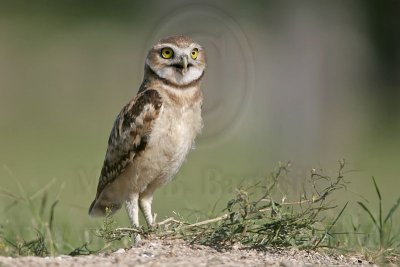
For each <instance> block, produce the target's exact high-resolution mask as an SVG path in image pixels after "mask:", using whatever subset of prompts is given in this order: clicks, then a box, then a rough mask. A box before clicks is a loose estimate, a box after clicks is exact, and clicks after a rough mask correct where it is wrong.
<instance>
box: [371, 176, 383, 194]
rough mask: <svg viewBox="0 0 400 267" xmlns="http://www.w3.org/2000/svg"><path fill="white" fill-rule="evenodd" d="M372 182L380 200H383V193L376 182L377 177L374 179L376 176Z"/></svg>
mask: <svg viewBox="0 0 400 267" xmlns="http://www.w3.org/2000/svg"><path fill="white" fill-rule="evenodd" d="M372 181H373V182H374V186H375V190H376V193H377V194H378V198H379V200H382V197H381V192H380V191H379V187H378V185H377V184H376V181H375V177H374V176H372Z"/></svg>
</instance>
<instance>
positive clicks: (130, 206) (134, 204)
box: [125, 193, 140, 246]
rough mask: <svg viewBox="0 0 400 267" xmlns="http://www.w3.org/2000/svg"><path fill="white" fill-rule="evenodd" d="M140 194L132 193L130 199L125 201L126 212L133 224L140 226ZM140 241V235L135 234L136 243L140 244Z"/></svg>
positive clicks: (134, 240)
mask: <svg viewBox="0 0 400 267" xmlns="http://www.w3.org/2000/svg"><path fill="white" fill-rule="evenodd" d="M138 200H139V194H138V193H132V194H130V195H129V197H128V199H127V200H126V201H125V208H126V212H127V213H128V217H129V219H130V221H131V224H132V226H134V227H139V205H138ZM139 242H140V235H138V234H134V236H133V243H134V245H135V246H136V245H138V244H139Z"/></svg>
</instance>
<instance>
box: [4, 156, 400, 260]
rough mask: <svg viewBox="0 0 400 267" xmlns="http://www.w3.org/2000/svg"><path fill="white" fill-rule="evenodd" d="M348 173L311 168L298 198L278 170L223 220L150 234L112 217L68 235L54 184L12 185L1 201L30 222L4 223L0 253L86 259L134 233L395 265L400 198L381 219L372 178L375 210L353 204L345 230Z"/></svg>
mask: <svg viewBox="0 0 400 267" xmlns="http://www.w3.org/2000/svg"><path fill="white" fill-rule="evenodd" d="M348 173H349V172H346V171H345V162H344V161H340V162H339V168H338V171H337V172H336V173H335V174H334V175H328V174H326V173H324V172H322V171H317V170H316V169H312V170H311V171H310V173H309V176H308V177H307V178H306V179H303V181H302V186H301V188H302V190H301V191H299V190H296V189H294V188H291V187H290V186H287V183H288V181H289V180H291V179H293V178H291V177H290V176H291V175H292V174H291V173H290V164H289V163H288V164H280V165H279V166H278V167H277V168H276V169H275V170H274V171H273V172H272V173H271V174H270V175H267V176H265V177H262V178H261V179H259V180H245V181H243V182H242V183H241V184H240V185H238V187H237V189H236V190H235V191H234V192H233V195H232V197H231V198H230V199H229V200H228V201H227V202H226V204H225V207H224V209H223V210H222V211H221V212H220V213H218V212H215V209H216V208H215V207H216V206H214V208H213V211H212V212H210V213H209V214H212V215H209V217H208V218H203V220H200V218H198V219H197V220H195V221H189V220H188V219H187V218H182V217H181V216H179V215H177V214H175V215H174V216H173V217H170V218H167V219H165V220H163V221H161V222H159V223H158V224H157V225H156V226H155V227H153V228H150V229H148V228H144V227H141V228H137V229H133V228H121V227H119V226H118V223H117V221H118V218H114V217H112V216H110V215H109V216H106V217H105V219H104V220H103V221H102V223H100V224H98V225H97V227H94V228H86V227H83V229H78V230H75V231H71V229H73V227H74V225H73V222H71V221H69V222H64V223H65V225H64V226H63V225H58V224H57V223H56V221H57V218H56V217H55V216H56V210H57V207H58V205H59V195H60V192H61V190H60V192H58V193H56V194H55V195H54V196H53V198H52V200H51V201H50V197H49V193H48V191H49V188H50V187H51V183H52V182H50V183H48V184H47V185H46V186H44V187H42V189H41V190H39V191H37V192H34V193H32V194H28V193H27V192H26V191H25V190H24V187H23V186H22V185H21V184H20V183H18V182H17V184H18V188H19V191H20V194H19V195H16V194H12V193H10V192H8V191H6V190H2V191H1V194H3V195H6V196H8V197H9V198H10V199H12V200H13V202H12V203H14V204H13V206H15V205H17V206H18V205H19V206H22V207H25V208H27V209H28V210H29V211H30V216H28V218H25V222H29V223H26V224H22V225H23V226H22V227H21V226H19V227H15V225H14V227H13V225H11V224H5V225H3V226H2V227H1V228H0V254H1V255H7V256H9V255H11V256H26V255H35V256H47V255H58V254H69V255H72V256H77V255H87V254H93V253H98V252H99V251H105V250H112V249H116V248H119V247H129V246H130V245H131V244H132V236H133V234H136V233H139V234H141V235H142V236H144V238H154V237H158V238H181V239H184V240H186V241H188V242H190V243H197V244H203V245H208V246H212V247H216V248H221V247H223V248H231V247H233V246H235V245H239V246H241V247H243V248H253V249H266V248H269V247H279V248H285V247H286V248H293V247H296V248H299V249H329V251H330V252H332V251H339V252H343V251H346V252H347V253H351V254H354V253H356V254H360V253H362V254H364V255H365V257H366V258H367V259H369V260H371V261H375V262H396V263H397V262H398V261H397V258H398V253H399V246H400V239H399V237H398V235H397V234H398V229H395V228H396V227H395V225H396V223H395V221H394V215H395V213H396V211H397V209H398V207H399V205H400V197H399V198H398V199H397V201H396V202H395V203H394V204H393V205H392V206H391V208H390V209H389V211H388V212H387V214H383V210H384V207H383V198H382V194H381V192H380V190H379V186H378V184H377V182H376V180H375V178H373V179H372V181H373V183H372V185H371V186H373V187H374V189H375V191H376V194H377V197H378V199H377V200H378V209H377V211H376V212H375V210H374V209H373V208H372V207H371V204H369V203H367V202H366V201H363V202H361V201H358V202H357V204H358V205H359V206H360V207H361V208H362V210H363V211H364V213H365V214H364V215H365V216H363V217H362V218H360V219H362V220H361V221H362V223H358V224H355V223H354V222H353V221H351V220H350V221H351V223H349V218H352V217H351V215H350V214H349V213H348V212H347V209H348V201H344V202H343V201H338V200H339V199H340V198H341V196H342V193H343V191H346V190H347V185H348V183H349V181H350V180H349V178H348V177H346V178H345V176H346V175H348ZM299 179H300V178H299ZM249 181H250V182H249ZM13 206H12V207H13ZM350 213H351V212H350ZM374 213H376V215H375V214H374ZM365 218H367V219H368V220H364V219H365ZM10 220H11V218H10V219H9V221H10ZM17 225H19V224H17Z"/></svg>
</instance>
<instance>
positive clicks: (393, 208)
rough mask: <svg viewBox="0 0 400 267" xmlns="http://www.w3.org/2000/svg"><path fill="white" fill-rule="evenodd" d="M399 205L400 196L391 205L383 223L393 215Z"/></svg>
mask: <svg viewBox="0 0 400 267" xmlns="http://www.w3.org/2000/svg"><path fill="white" fill-rule="evenodd" d="M399 205H400V197H399V198H398V199H397V201H396V203H395V204H394V205H393V206H392V208H391V209H390V211H389V213H388V215H387V216H386V218H385V221H384V223H386V222H387V221H388V220H389V219H390V218H391V217H392V216H393V213H394V212H395V211H396V210H397V208H398V207H399Z"/></svg>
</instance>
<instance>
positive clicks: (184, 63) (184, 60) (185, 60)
mask: <svg viewBox="0 0 400 267" xmlns="http://www.w3.org/2000/svg"><path fill="white" fill-rule="evenodd" d="M181 64H182V67H183V69H182V74H186V72H187V70H188V57H187V56H183V57H182V58H181Z"/></svg>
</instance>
